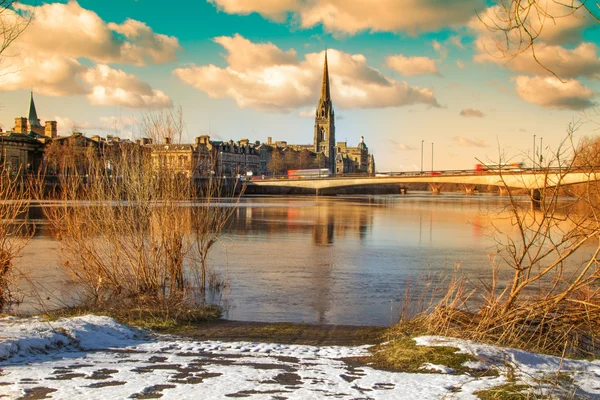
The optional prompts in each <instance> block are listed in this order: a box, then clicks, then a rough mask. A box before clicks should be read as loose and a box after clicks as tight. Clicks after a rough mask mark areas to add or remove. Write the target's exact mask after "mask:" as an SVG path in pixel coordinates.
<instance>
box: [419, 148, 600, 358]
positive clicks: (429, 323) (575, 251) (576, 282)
mask: <svg viewBox="0 0 600 400" xmlns="http://www.w3.org/2000/svg"><path fill="white" fill-rule="evenodd" d="M569 148H570V149H573V147H572V145H571V144H570V142H567V144H566V145H565V146H564V147H562V148H561V149H559V151H558V152H557V154H556V155H555V159H554V160H547V162H548V163H549V164H550V163H554V165H558V167H557V168H556V169H542V170H541V171H542V172H541V173H540V175H539V176H541V178H540V181H538V183H540V182H542V184H541V187H540V188H539V190H540V191H541V194H539V193H535V192H534V191H533V189H534V185H533V184H532V187H531V189H532V192H531V195H530V196H527V197H525V198H524V197H523V196H516V195H514V194H513V193H512V192H511V191H510V190H509V204H508V206H507V207H506V208H505V209H504V210H502V211H501V212H499V213H497V214H494V215H493V217H491V219H490V222H491V226H492V229H493V236H494V237H495V239H496V242H497V250H496V251H497V252H496V254H493V255H491V258H490V264H491V268H492V274H491V277H490V278H489V279H487V280H482V281H481V282H472V281H469V280H468V279H466V278H465V277H463V276H461V275H459V274H455V275H454V277H453V278H452V279H451V280H450V282H449V284H448V285H447V286H446V292H445V295H444V296H443V297H442V299H441V300H440V301H438V302H436V303H435V304H433V305H432V306H430V307H429V308H428V309H427V310H426V311H425V312H422V313H420V314H419V315H418V316H417V317H416V319H415V320H413V321H412V324H413V326H418V327H419V329H421V330H423V331H426V332H432V333H436V334H440V333H441V334H448V335H453V336H460V337H466V338H470V339H475V340H482V341H488V342H493V343H497V344H501V345H508V346H514V347H520V348H526V349H528V350H538V351H543V352H549V353H553V354H558V355H561V354H563V352H565V351H566V354H569V355H590V354H597V353H598V351H599V350H600V342H599V340H600V338H599V337H598V333H597V332H598V329H599V328H600V269H599V265H598V264H599V261H598V255H599V254H600V207H599V205H600V204H599V197H598V195H599V194H600V193H599V191H598V184H597V183H596V180H597V179H598V178H600V176H598V177H597V176H596V175H595V173H594V171H593V170H592V169H589V170H582V169H580V168H576V167H575V166H574V164H573V160H574V159H576V157H566V155H567V153H569V152H570V150H569ZM559 160H563V161H559ZM575 173H580V174H582V176H585V177H587V179H588V181H587V183H586V184H585V186H586V190H585V191H584V194H583V195H581V196H579V197H577V198H571V199H564V198H561V196H560V193H561V192H562V187H563V186H565V185H567V184H569V182H570V181H569V179H570V178H569V177H570V176H572V174H575ZM536 185H537V184H536ZM535 188H536V189H537V186H535ZM538 195H540V197H539V199H538ZM501 219H505V222H508V223H509V224H506V223H505V224H500V223H499V222H500V220H501ZM506 226H510V229H503V228H502V227H506ZM474 304H477V306H475V307H474ZM416 322H418V323H416ZM565 349H566V350H565Z"/></svg>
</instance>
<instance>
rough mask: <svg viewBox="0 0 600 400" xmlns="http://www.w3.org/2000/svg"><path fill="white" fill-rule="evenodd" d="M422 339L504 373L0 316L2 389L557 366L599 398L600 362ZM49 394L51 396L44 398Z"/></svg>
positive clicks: (290, 382) (123, 387) (466, 385)
mask: <svg viewBox="0 0 600 400" xmlns="http://www.w3.org/2000/svg"><path fill="white" fill-rule="evenodd" d="M417 340H418V343H420V344H423V345H451V346H455V347H457V348H459V349H461V351H464V352H468V353H470V354H474V355H476V356H477V357H478V358H479V360H480V361H478V362H476V363H473V362H472V365H470V367H472V368H475V369H476V368H478V367H481V366H485V367H489V366H490V365H494V366H496V368H498V370H499V372H500V374H499V376H498V377H475V376H470V375H467V374H462V375H456V374H452V371H451V370H450V369H449V368H447V367H446V366H439V365H426V366H424V367H425V368H426V369H427V370H429V371H430V373H422V374H415V373H399V372H389V371H381V370H376V369H373V368H370V367H367V366H363V365H357V364H356V363H352V362H347V361H344V360H343V358H345V357H356V356H361V355H366V354H368V349H367V346H361V347H340V346H337V347H336V346H323V347H315V346H301V345H281V344H265V343H249V342H214V341H206V342H197V341H193V340H188V339H183V338H178V337H172V336H158V335H147V334H144V333H143V332H137V331H135V330H132V329H130V328H128V327H126V326H123V325H119V324H117V323H116V322H115V321H114V320H112V319H111V318H107V317H99V316H94V315H88V316H84V317H78V318H70V319H61V320H58V321H54V322H45V321H42V320H40V319H37V318H3V319H0V397H2V395H4V397H5V398H9V399H13V398H15V399H16V398H54V399H69V400H74V399H83V398H85V399H122V398H159V397H161V398H164V399H197V398H201V399H213V398H214V399H222V398H238V397H239V398H242V397H243V398H251V399H318V398H329V397H333V398H342V399H346V398H347V399H356V398H370V399H442V398H444V399H451V398H456V399H474V398H477V397H476V396H475V395H474V394H473V392H475V391H477V390H481V389H485V388H489V387H492V386H497V385H501V384H503V383H506V382H507V376H508V374H509V370H511V371H512V372H510V373H511V374H512V373H514V374H515V375H516V376H517V378H518V380H520V381H524V382H527V383H529V384H532V385H534V386H537V387H539V386H540V385H542V386H543V385H544V384H543V383H542V384H540V383H539V382H540V378H546V377H548V376H555V375H556V373H557V371H558V370H559V369H560V371H562V372H563V373H565V374H568V375H569V376H570V377H571V378H572V379H573V383H572V384H570V385H569V387H568V388H567V391H568V392H569V393H567V395H568V396H570V398H573V397H575V398H598V399H600V361H592V362H590V361H572V360H563V361H562V362H561V360H560V359H558V358H556V357H551V356H543V355H539V354H532V353H528V352H524V351H518V350H512V349H502V348H498V347H494V346H488V345H482V344H477V343H472V342H468V341H462V340H457V339H449V338H444V337H436V336H428V337H420V338H418V339H417ZM44 396H45V397H44Z"/></svg>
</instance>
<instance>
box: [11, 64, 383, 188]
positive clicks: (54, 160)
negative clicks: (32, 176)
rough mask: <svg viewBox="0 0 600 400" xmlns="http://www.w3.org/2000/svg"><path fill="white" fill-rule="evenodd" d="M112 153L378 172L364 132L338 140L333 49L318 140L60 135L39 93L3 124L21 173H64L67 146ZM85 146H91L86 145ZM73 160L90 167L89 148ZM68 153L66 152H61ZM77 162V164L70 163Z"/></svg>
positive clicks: (213, 164)
mask: <svg viewBox="0 0 600 400" xmlns="http://www.w3.org/2000/svg"><path fill="white" fill-rule="evenodd" d="M69 145H70V146H71V148H76V149H78V150H77V151H79V152H80V153H81V152H83V151H93V152H96V153H97V154H102V153H106V152H107V150H109V149H114V148H116V147H118V146H140V147H141V148H142V149H145V150H147V151H148V152H149V154H150V155H151V157H152V160H153V164H154V166H155V167H156V168H164V169H168V170H172V171H176V172H179V173H182V174H185V175H187V176H188V177H200V176H206V175H208V174H219V175H226V176H234V175H282V174H285V173H286V171H287V170H291V169H322V168H327V169H328V170H329V173H330V174H331V175H342V174H373V173H374V172H375V160H374V157H373V155H372V154H370V153H369V149H368V147H367V145H366V144H365V142H364V138H363V137H361V141H360V143H359V145H358V146H356V147H349V146H348V145H347V143H346V142H336V141H335V114H334V109H333V104H332V101H331V93H330V87H329V70H328V65H327V55H325V63H324V68H323V81H322V85H321V96H320V99H319V102H318V105H317V108H316V113H315V125H314V141H313V143H312V144H288V143H287V142H285V141H275V142H273V141H272V139H271V138H268V140H267V142H266V143H264V142H263V143H261V142H260V141H254V142H252V141H250V140H248V139H241V140H239V141H237V142H235V141H233V140H229V141H220V140H219V141H217V140H211V138H210V136H209V135H203V136H200V137H197V138H195V140H194V143H189V144H183V143H175V142H174V141H173V138H170V137H163V138H160V139H157V138H154V139H151V138H143V139H139V140H136V141H131V140H128V139H125V140H123V139H120V138H118V137H114V136H107V137H106V138H101V137H100V136H92V137H87V136H85V135H83V134H82V133H79V132H74V133H73V134H72V135H70V136H63V137H59V136H58V126H57V122H56V121H46V122H45V124H44V125H42V124H41V122H40V120H39V118H38V116H37V110H36V107H35V102H34V99H33V93H32V94H31V100H30V105H29V118H24V117H19V118H16V119H15V125H14V128H13V129H12V130H10V131H6V132H3V131H2V130H1V129H0V146H1V148H0V150H1V152H0V157H1V160H0V161H2V164H3V165H5V166H6V165H8V166H9V167H10V168H11V170H12V171H13V172H15V173H27V172H34V171H38V170H39V169H40V168H47V170H48V172H49V173H53V174H60V173H62V172H64V171H63V169H64V168H65V165H64V164H65V163H64V160H63V158H64V157H65V154H64V152H61V151H60V149H64V148H67V146H69ZM84 149H85V150H84ZM70 156H71V160H73V159H77V160H81V161H80V164H81V165H79V166H78V167H79V169H81V172H82V173H85V171H84V169H85V165H84V164H85V161H86V157H85V156H84V154H80V157H73V154H71V155H70ZM61 157H62V158H61ZM70 168H72V166H70Z"/></svg>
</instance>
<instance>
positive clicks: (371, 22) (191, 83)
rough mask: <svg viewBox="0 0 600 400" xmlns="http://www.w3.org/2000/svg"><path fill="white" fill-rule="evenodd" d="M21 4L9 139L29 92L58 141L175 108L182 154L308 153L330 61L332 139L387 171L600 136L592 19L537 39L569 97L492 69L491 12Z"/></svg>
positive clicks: (247, 3)
mask: <svg viewBox="0 0 600 400" xmlns="http://www.w3.org/2000/svg"><path fill="white" fill-rule="evenodd" d="M545 1H546V0H542V1H541V3H544V2H545ZM22 4H24V5H23V6H21V7H20V8H19V10H18V12H19V13H21V14H26V13H30V12H32V13H33V14H34V19H33V22H32V23H31V25H30V26H29V27H28V29H27V30H26V31H25V33H24V35H23V36H22V37H20V38H19V39H18V40H17V41H16V42H15V43H14V44H13V46H11V47H10V48H9V49H8V50H6V51H5V52H4V54H3V55H2V56H0V57H1V63H2V64H1V68H2V71H3V73H2V74H1V75H0V104H2V106H1V107H0V126H1V127H2V128H3V129H5V130H7V129H11V128H12V126H13V123H14V118H15V117H19V116H26V115H27V107H28V104H29V91H30V90H32V89H33V90H34V92H35V98H36V104H37V109H38V114H39V115H40V118H41V119H42V120H58V122H59V130H60V132H61V134H68V133H69V132H70V131H71V130H73V129H74V128H77V129H78V130H81V131H83V132H84V133H86V134H87V135H93V134H100V135H101V136H105V135H107V134H113V135H114V134H117V135H119V136H122V137H129V138H137V137H140V136H142V135H143V133H142V132H141V131H140V129H139V128H138V123H139V121H140V120H141V118H143V115H144V113H149V112H159V111H160V110H161V109H165V108H169V107H173V106H181V107H182V110H183V114H184V120H185V123H186V131H185V133H184V137H183V140H184V141H192V140H193V138H194V137H196V136H199V135H201V134H205V133H207V132H209V133H210V134H211V135H212V136H213V137H214V138H217V139H227V140H228V139H234V140H239V139H241V138H250V139H251V140H260V141H265V140H266V139H267V137H269V136H271V137H273V138H274V139H275V140H286V141H288V142H289V143H310V142H311V141H312V137H313V124H314V120H313V119H312V118H311V116H312V113H313V112H314V107H315V106H316V104H317V101H318V96H319V84H320V82H319V81H320V76H321V69H322V63H323V51H324V50H325V48H328V49H329V50H328V51H329V53H328V54H329V59H330V73H331V76H332V82H331V85H332V99H333V103H334V107H335V108H336V117H337V120H336V138H337V140H338V141H344V140H347V142H348V144H349V145H356V144H357V143H358V142H359V141H360V136H364V137H365V142H366V143H367V145H368V146H369V148H370V150H371V151H372V152H373V153H374V154H375V159H376V163H377V168H378V170H380V171H389V170H394V171H399V170H417V169H419V168H420V162H421V161H420V160H421V142H422V141H424V143H425V146H424V148H425V154H424V164H425V169H429V168H431V143H432V142H433V143H434V148H435V151H434V155H435V159H434V169H464V168H472V167H473V165H474V164H475V163H477V161H476V160H475V158H478V159H481V160H485V161H488V160H490V162H491V161H494V160H498V157H499V156H498V155H499V153H503V154H505V156H506V157H507V158H511V159H512V160H514V161H521V160H522V159H525V158H527V156H528V155H529V154H531V151H532V147H533V143H532V141H533V135H536V137H537V139H538V140H539V138H540V137H543V138H544V139H543V144H544V148H546V147H549V148H548V149H547V150H545V151H546V152H549V151H552V150H553V149H554V150H555V149H556V148H557V146H558V145H559V143H560V141H561V140H562V139H563V138H564V137H565V135H566V130H567V126H568V124H569V123H572V122H574V121H582V122H583V124H582V125H581V127H580V129H579V130H578V131H577V132H576V136H577V137H581V136H583V135H593V134H595V133H596V131H595V129H596V128H597V125H596V124H595V123H594V122H599V121H600V118H595V119H594V114H595V107H594V106H595V104H596V103H597V101H598V88H599V86H598V79H600V60H599V59H598V49H597V45H598V44H599V43H598V42H599V41H600V31H599V27H598V23H596V22H593V21H592V19H591V18H590V17H589V16H588V15H587V14H586V13H585V12H580V13H579V12H578V14H577V15H576V16H568V17H565V18H559V19H557V20H556V22H555V23H553V24H546V25H545V26H544V27H543V29H542V31H541V34H540V37H539V42H538V45H537V46H536V51H537V52H538V57H540V59H543V60H544V61H545V65H546V66H548V67H549V68H551V69H552V70H553V71H555V72H557V74H558V75H559V77H560V78H561V79H562V82H561V81H560V80H559V79H558V78H556V77H554V76H552V75H550V74H549V73H548V72H547V71H545V70H543V69H541V68H540V67H539V66H538V65H537V64H536V63H535V62H533V61H532V57H531V52H530V51H525V52H523V53H522V54H519V55H517V56H516V57H515V58H514V59H512V60H508V59H507V58H499V57H496V56H497V55H498V54H495V51H494V49H495V44H496V42H494V39H495V38H496V39H497V38H498V37H495V36H494V33H493V32H489V31H488V30H487V29H486V28H485V26H484V25H483V24H482V23H481V22H479V20H478V19H477V18H476V12H479V15H480V16H482V17H483V18H484V19H486V18H487V17H489V16H490V15H496V14H494V13H492V11H493V10H495V9H493V8H492V7H494V6H495V4H496V3H495V2H487V3H486V2H485V1H484V0H461V1H434V0H422V1H417V0H372V1H370V2H364V1H360V0H344V1H342V0H311V1H306V0H279V1H275V0H273V1H271V0H210V1H173V2H171V3H170V4H168V5H165V4H164V2H159V1H156V0H137V1H134V0H119V1H117V0H104V1H102V2H99V1H96V0H80V1H58V2H32V1H24V2H22ZM365 4H367V6H366V7H365V6H364V5H365ZM28 5H29V6H28ZM544 7H548V8H547V9H548V10H549V11H551V12H553V13H555V14H556V13H558V14H561V13H562V14H564V13H565V11H564V10H563V9H560V7H561V6H559V5H557V4H555V3H553V2H552V1H551V0H547V3H544ZM582 11H583V10H582ZM513 34H514V32H511V35H513ZM511 37H512V38H514V36H511ZM512 49H513V48H512V47H511V49H509V52H510V51H512ZM590 117H591V121H590V120H589V118H590ZM538 145H539V142H538Z"/></svg>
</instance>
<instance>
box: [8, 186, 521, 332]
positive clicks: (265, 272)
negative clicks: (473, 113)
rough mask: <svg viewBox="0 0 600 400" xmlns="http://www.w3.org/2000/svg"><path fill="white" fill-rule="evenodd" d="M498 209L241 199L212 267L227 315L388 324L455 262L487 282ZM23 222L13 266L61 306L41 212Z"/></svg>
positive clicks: (445, 202) (462, 202)
mask: <svg viewBox="0 0 600 400" xmlns="http://www.w3.org/2000/svg"><path fill="white" fill-rule="evenodd" d="M505 205H506V200H505V199H501V198H497V197H485V196H470V197H466V196H461V195H458V196H436V197H433V196H429V195H426V194H412V195H408V196H365V197H336V198H314V197H298V198H292V197H283V198H273V197H257V198H243V199H242V200H241V202H240V204H239V207H238V208H237V209H236V211H235V213H234V214H233V217H232V219H231V220H230V221H229V223H228V225H227V226H226V228H225V231H224V235H223V243H222V245H219V246H216V247H215V248H214V250H213V252H212V253H211V255H210V260H209V262H210V265H211V266H212V268H213V269H214V270H215V271H218V272H219V273H221V274H222V276H225V275H226V276H227V277H228V279H229V283H230V292H229V295H228V296H226V298H224V299H222V300H226V301H227V303H228V304H230V305H232V307H231V309H229V310H228V314H227V317H228V318H231V319H237V320H254V321H293V322H308V323H314V322H321V323H337V324H359V325H387V324H389V323H390V321H394V320H395V318H396V315H397V312H398V309H399V306H400V303H401V300H402V299H403V296H404V292H405V289H406V285H407V283H410V282H413V283H415V282H416V283H418V282H419V280H420V279H423V277H424V276H426V275H427V274H428V273H430V272H436V271H444V270H450V271H451V270H453V269H454V267H455V265H457V263H458V265H460V268H461V269H462V270H463V271H464V272H465V273H466V274H468V275H470V276H473V277H478V276H483V277H485V276H489V274H490V268H489V260H488V253H493V252H495V245H494V242H493V240H492V239H491V238H490V237H488V234H489V231H488V228H489V224H490V221H489V218H488V217H489V215H493V216H495V217H494V223H495V224H497V225H498V226H499V227H500V228H501V229H503V230H504V231H505V232H510V230H511V229H513V227H512V225H511V222H510V219H507V218H503V217H499V214H497V213H496V212H497V211H498V210H501V209H502V208H503V207H504V206H505ZM187 206H188V207H189V208H190V212H193V209H194V207H197V206H198V205H194V204H188V205H187ZM490 212H492V214H489V213H490ZM30 217H31V219H32V220H36V221H37V222H38V229H37V236H36V237H35V238H34V239H33V240H32V243H31V244H30V245H29V246H28V248H26V250H25V251H24V253H23V256H22V257H21V258H20V259H19V260H17V261H18V264H19V265H20V267H21V268H22V269H24V270H26V271H29V273H30V276H31V278H32V280H34V281H35V280H36V279H37V280H38V281H39V280H40V279H42V280H43V281H44V285H43V286H44V288H43V289H44V290H45V292H43V293H42V294H41V295H40V297H41V298H53V299H54V298H60V299H61V300H60V302H64V301H65V300H64V298H65V296H66V297H68V296H69V294H70V293H72V291H73V288H72V287H68V286H65V285H64V284H62V282H63V281H64V280H65V279H66V277H65V275H64V273H62V272H61V271H60V269H58V268H57V266H58V258H57V255H58V243H56V242H55V241H54V239H52V237H51V236H49V230H48V229H47V226H46V225H44V223H43V215H42V214H41V210H40V209H39V207H32V208H31V210H30ZM184 229H186V228H184ZM60 302H58V301H57V302H55V303H60Z"/></svg>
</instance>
